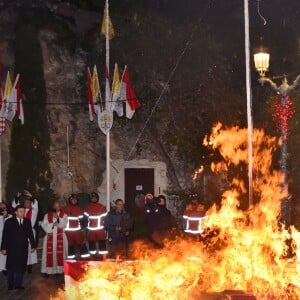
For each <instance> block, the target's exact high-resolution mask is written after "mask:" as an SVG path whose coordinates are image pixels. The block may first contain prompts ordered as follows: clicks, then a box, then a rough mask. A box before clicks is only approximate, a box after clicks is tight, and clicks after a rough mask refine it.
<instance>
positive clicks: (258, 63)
mask: <svg viewBox="0 0 300 300" xmlns="http://www.w3.org/2000/svg"><path fill="white" fill-rule="evenodd" d="M269 60H270V54H269V53H266V52H258V53H255V54H254V63H255V69H256V70H257V72H258V73H259V75H260V77H264V76H265V74H266V72H267V71H268V70H269Z"/></svg>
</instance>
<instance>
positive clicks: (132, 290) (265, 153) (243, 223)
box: [53, 123, 300, 300]
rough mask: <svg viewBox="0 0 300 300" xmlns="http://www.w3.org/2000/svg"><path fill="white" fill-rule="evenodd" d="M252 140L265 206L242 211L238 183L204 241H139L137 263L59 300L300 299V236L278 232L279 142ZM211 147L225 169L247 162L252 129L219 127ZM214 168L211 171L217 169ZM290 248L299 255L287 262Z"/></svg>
mask: <svg viewBox="0 0 300 300" xmlns="http://www.w3.org/2000/svg"><path fill="white" fill-rule="evenodd" d="M253 141H254V145H253V146H254V170H255V180H254V182H253V185H254V186H253V188H254V191H255V194H256V195H258V197H259V203H258V204H256V205H255V206H254V207H251V208H250V209H249V210H248V211H246V212H245V211H241V210H240V209H239V204H240V199H241V197H242V196H243V195H245V194H247V189H246V187H245V183H244V182H243V181H242V180H241V179H239V178H234V179H233V180H232V182H231V184H230V188H229V189H228V190H226V191H225V192H224V193H223V195H222V206H221V208H217V207H216V206H213V207H212V208H211V209H210V210H209V211H208V212H207V215H208V218H207V219H206V221H205V226H206V227H207V228H209V229H210V230H208V231H207V232H206V233H205V234H204V235H202V238H201V241H196V240H194V239H189V238H186V237H177V238H176V239H175V240H172V241H168V242H166V244H165V247H164V248H163V249H152V248H151V247H149V245H147V244H146V243H144V242H141V241H139V242H135V243H134V245H133V246H132V257H133V258H134V259H136V260H134V261H127V262H126V261H125V262H119V263H114V262H103V265H102V266H101V267H100V268H98V269H94V270H90V271H89V272H87V273H86V274H84V276H83V278H82V279H81V280H80V282H79V283H78V285H77V286H75V285H74V286H72V287H70V288H68V289H67V290H66V292H65V293H62V292H61V293H59V295H58V296H57V297H55V298H53V299H72V300H73V299H74V300H75V299H92V300H94V299H95V300H96V299H105V300H114V299H122V300H129V299H130V300H140V299H154V300H158V299H159V300H160V299H202V295H203V293H204V292H206V293H209V292H220V291H223V290H228V289H234V290H243V291H246V292H251V293H253V294H254V295H255V296H256V298H257V299H269V300H271V299H272V300H274V299H300V250H299V249H300V233H299V232H298V231H297V230H296V229H295V228H291V229H290V230H285V229H279V227H278V215H279V212H280V204H281V199H282V197H283V196H287V195H286V194H284V193H286V191H282V190H281V188H280V185H279V183H280V173H279V171H276V170H272V169H271V163H272V155H273V153H274V151H275V150H276V148H277V146H278V140H277V139H276V138H274V137H270V136H267V135H265V133H264V131H263V130H258V129H255V130H254V131H253ZM204 143H205V144H206V145H207V146H208V147H211V148H213V149H215V150H218V151H219V152H220V153H221V155H222V156H223V158H224V160H225V163H223V164H222V166H223V167H222V169H223V170H224V166H226V170H227V167H228V168H229V166H230V164H233V165H234V166H239V165H240V164H241V163H242V164H245V163H247V159H248V153H247V129H241V128H239V127H237V126H236V127H232V128H223V126H222V124H220V123H218V124H217V125H216V126H215V127H214V128H213V130H212V134H211V135H210V137H206V138H205V141H204ZM215 166H216V164H214V166H213V167H212V170H215V171H218V169H219V168H216V167H215ZM292 240H293V242H291V241H292ZM288 245H290V246H291V247H290V248H289V247H288ZM290 249H292V250H293V251H294V253H295V255H294V256H291V258H289V259H287V258H286V255H287V254H288V251H290Z"/></svg>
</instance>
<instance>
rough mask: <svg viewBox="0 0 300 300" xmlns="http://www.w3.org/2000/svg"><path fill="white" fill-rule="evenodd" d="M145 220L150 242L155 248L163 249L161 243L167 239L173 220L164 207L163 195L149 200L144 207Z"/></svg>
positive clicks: (164, 198) (164, 199)
mask: <svg viewBox="0 0 300 300" xmlns="http://www.w3.org/2000/svg"><path fill="white" fill-rule="evenodd" d="M145 218H146V224H147V227H148V236H149V239H150V241H151V242H152V243H153V244H154V245H155V246H158V247H163V245H164V243H163V241H164V239H166V238H168V237H169V235H170V230H171V228H172V227H173V218H172V215H171V212H170V211H169V210H168V209H167V207H166V197H165V196H164V195H159V196H158V197H155V198H153V199H151V201H150V202H149V203H148V204H147V205H146V211H145Z"/></svg>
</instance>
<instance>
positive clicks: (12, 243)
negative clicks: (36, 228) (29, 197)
mask: <svg viewBox="0 0 300 300" xmlns="http://www.w3.org/2000/svg"><path fill="white" fill-rule="evenodd" d="M24 216H25V208H24V206H21V205H18V206H17V207H16V208H15V215H14V216H13V218H11V219H8V220H7V221H6V222H5V225H4V229H3V236H2V243H1V251H2V253H3V254H4V255H7V259H6V269H7V282H8V290H13V289H14V288H15V289H24V287H23V286H22V281H23V276H24V273H25V271H26V267H27V258H28V246H29V245H28V241H30V245H31V251H35V248H34V247H35V240H34V236H33V231H32V227H31V223H30V221H29V220H28V219H25V218H24Z"/></svg>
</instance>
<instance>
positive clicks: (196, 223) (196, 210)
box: [183, 194, 206, 235]
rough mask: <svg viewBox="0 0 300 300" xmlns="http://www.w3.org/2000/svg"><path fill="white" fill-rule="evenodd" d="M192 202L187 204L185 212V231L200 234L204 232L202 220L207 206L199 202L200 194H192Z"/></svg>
mask: <svg viewBox="0 0 300 300" xmlns="http://www.w3.org/2000/svg"><path fill="white" fill-rule="evenodd" d="M190 197H191V202H190V203H189V204H188V205H187V207H186V209H185V211H184V213H183V220H184V231H185V232H186V233H188V234H192V235H199V234H201V233H202V232H203V224H202V221H203V220H204V219H205V218H206V217H205V212H206V210H205V206H204V205H203V204H201V203H199V202H198V195H197V194H193V195H191V196H190Z"/></svg>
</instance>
